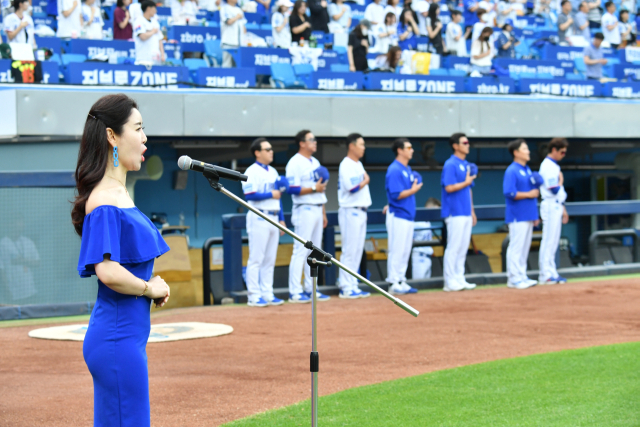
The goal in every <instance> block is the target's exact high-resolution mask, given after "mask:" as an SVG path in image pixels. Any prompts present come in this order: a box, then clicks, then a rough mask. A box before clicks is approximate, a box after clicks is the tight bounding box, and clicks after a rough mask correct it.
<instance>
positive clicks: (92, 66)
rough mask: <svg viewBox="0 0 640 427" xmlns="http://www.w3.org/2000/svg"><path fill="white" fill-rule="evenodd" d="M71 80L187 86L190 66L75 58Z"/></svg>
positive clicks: (81, 82)
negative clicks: (147, 65) (182, 83)
mask: <svg viewBox="0 0 640 427" xmlns="http://www.w3.org/2000/svg"><path fill="white" fill-rule="evenodd" d="M68 71H69V83H71V84H77V85H112V86H154V87H157V88H163V89H176V88H178V87H188V86H184V85H180V84H179V82H188V81H189V70H188V69H187V67H164V66H157V67H155V66H154V67H149V68H147V67H145V66H142V65H116V64H106V63H102V62H76V63H71V64H69V65H68Z"/></svg>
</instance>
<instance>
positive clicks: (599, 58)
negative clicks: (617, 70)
mask: <svg viewBox="0 0 640 427" xmlns="http://www.w3.org/2000/svg"><path fill="white" fill-rule="evenodd" d="M603 40H604V35H603V34H602V33H596V34H595V35H594V36H593V43H592V44H590V45H589V46H587V47H585V48H584V51H583V52H582V54H583V57H584V63H585V65H586V66H587V78H588V79H593V80H600V79H601V78H602V66H603V65H607V60H606V59H604V53H603V52H602V49H601V48H600V45H601V44H602V41H603Z"/></svg>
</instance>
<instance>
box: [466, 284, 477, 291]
mask: <svg viewBox="0 0 640 427" xmlns="http://www.w3.org/2000/svg"><path fill="white" fill-rule="evenodd" d="M464 288H465V289H467V290H471V289H475V288H476V284H475V283H469V282H464Z"/></svg>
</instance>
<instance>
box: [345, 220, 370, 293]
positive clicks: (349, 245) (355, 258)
mask: <svg viewBox="0 0 640 427" xmlns="http://www.w3.org/2000/svg"><path fill="white" fill-rule="evenodd" d="M338 224H340V234H341V235H342V254H341V255H340V262H342V263H343V264H344V265H346V266H347V267H349V268H350V269H351V270H353V271H355V272H358V268H360V262H361V261H362V251H363V249H364V240H365V238H366V236H367V213H366V212H365V211H363V210H362V209H358V208H340V209H339V210H338ZM339 274H340V289H341V290H342V291H344V292H349V291H357V290H358V280H357V279H356V278H355V277H353V276H352V275H350V274H349V273H347V272H345V271H344V270H342V269H340V273H339ZM361 274H362V276H366V272H361Z"/></svg>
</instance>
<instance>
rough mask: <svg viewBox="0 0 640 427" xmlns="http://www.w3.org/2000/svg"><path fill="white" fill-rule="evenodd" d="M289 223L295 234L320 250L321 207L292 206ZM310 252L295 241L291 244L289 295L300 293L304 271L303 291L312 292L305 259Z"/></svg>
mask: <svg viewBox="0 0 640 427" xmlns="http://www.w3.org/2000/svg"><path fill="white" fill-rule="evenodd" d="M291 223H292V224H293V227H294V230H295V233H296V234H297V235H298V236H300V237H302V238H303V239H304V240H307V241H308V240H311V241H312V242H313V244H314V245H316V246H317V247H319V248H322V229H323V227H322V205H318V206H316V205H293V211H292V212H291ZM310 253H311V251H310V250H309V249H307V248H305V247H304V246H303V245H302V243H300V242H298V241H297V240H296V241H294V242H293V253H292V254H291V264H289V293H291V294H292V295H295V294H300V293H302V285H301V284H300V282H301V280H302V271H303V270H304V291H305V292H309V293H310V292H311V291H312V290H313V281H312V280H311V271H310V269H309V264H307V257H308V256H309V254H310Z"/></svg>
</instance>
